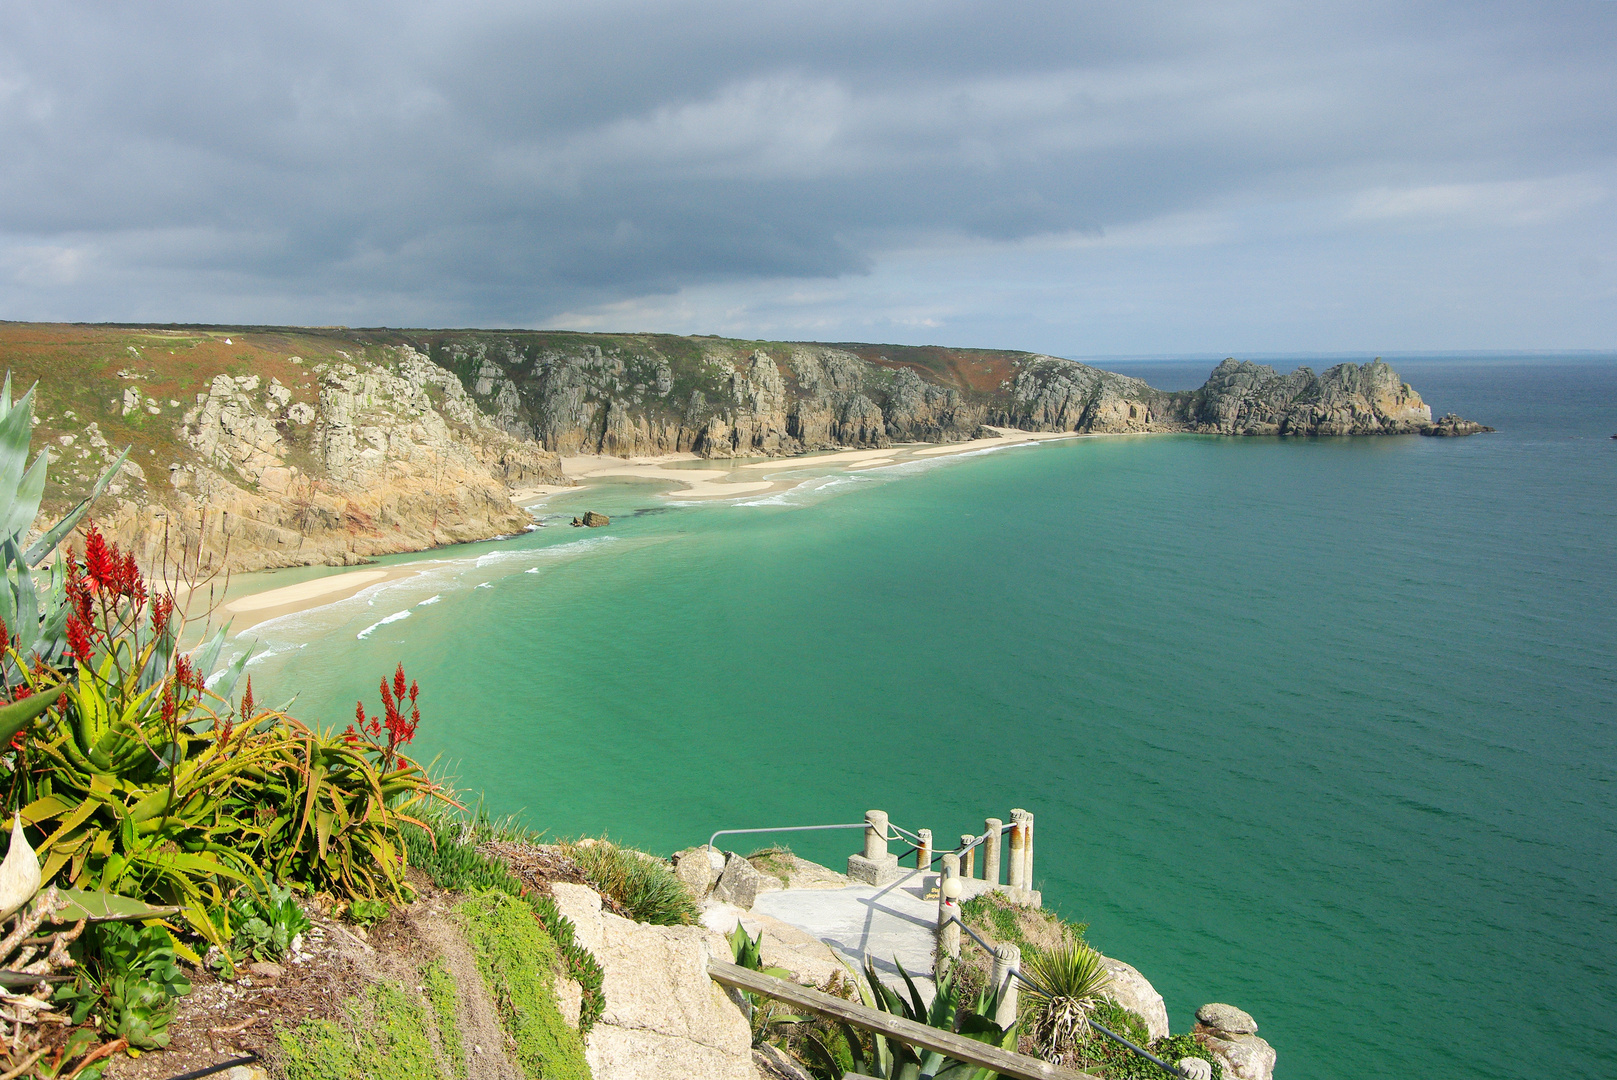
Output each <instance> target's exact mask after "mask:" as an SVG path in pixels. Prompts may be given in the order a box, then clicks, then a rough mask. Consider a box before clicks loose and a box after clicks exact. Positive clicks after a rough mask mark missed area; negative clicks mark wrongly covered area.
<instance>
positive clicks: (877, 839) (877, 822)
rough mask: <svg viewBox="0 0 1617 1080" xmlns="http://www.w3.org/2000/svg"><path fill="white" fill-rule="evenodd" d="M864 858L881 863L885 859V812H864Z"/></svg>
mask: <svg viewBox="0 0 1617 1080" xmlns="http://www.w3.org/2000/svg"><path fill="white" fill-rule="evenodd" d="M865 858H867V859H869V860H870V861H871V862H881V861H882V860H883V859H885V858H887V811H885V810H866V811H865Z"/></svg>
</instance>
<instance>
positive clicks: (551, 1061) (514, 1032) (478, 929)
mask: <svg viewBox="0 0 1617 1080" xmlns="http://www.w3.org/2000/svg"><path fill="white" fill-rule="evenodd" d="M456 911H457V913H458V914H459V915H460V916H461V918H462V919H464V920H465V925H466V930H467V938H468V940H469V941H470V943H471V946H472V951H473V952H474V953H475V954H476V956H477V966H478V969H479V970H480V971H481V972H482V975H483V981H484V984H485V985H486V986H487V987H488V991H489V994H490V996H491V997H493V998H494V1001H495V1003H496V1005H497V1006H498V1007H499V1010H500V1020H501V1022H502V1024H503V1025H504V1027H505V1031H506V1034H508V1035H509V1036H510V1037H511V1039H512V1040H513V1042H514V1043H515V1055H516V1058H517V1062H518V1064H519V1065H520V1067H521V1068H522V1071H523V1074H524V1075H525V1076H527V1077H529V1078H530V1080H541V1078H544V1080H582V1078H586V1077H588V1076H589V1066H588V1065H587V1064H585V1062H584V1040H583V1038H582V1037H581V1036H580V1035H579V1034H578V1032H576V1031H574V1030H573V1029H572V1028H571V1027H568V1026H567V1021H566V1020H565V1019H563V1017H562V1015H561V1010H560V1008H559V1006H558V1004H557V1001H556V975H557V973H558V972H559V971H560V970H561V957H560V955H559V954H558V953H557V950H556V943H555V941H554V940H553V939H552V938H551V937H550V935H549V934H547V933H545V931H544V929H543V928H542V927H541V926H540V925H539V923H538V921H537V920H535V919H534V917H533V912H532V909H531V908H529V907H528V905H526V904H524V903H523V902H522V901H521V900H519V899H518V898H516V897H513V896H508V895H506V894H504V893H487V894H485V895H483V896H476V897H473V898H472V899H470V900H467V901H466V902H465V903H463V904H461V905H460V906H459V907H458V908H456Z"/></svg>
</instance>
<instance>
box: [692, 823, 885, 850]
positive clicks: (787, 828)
mask: <svg viewBox="0 0 1617 1080" xmlns="http://www.w3.org/2000/svg"><path fill="white" fill-rule="evenodd" d="M864 827H865V823H864V822H863V821H861V822H859V823H858V824H856V825H783V826H777V827H776V828H773V829H720V830H719V831H718V832H716V833H714V834H713V835H712V836H710V837H708V838H707V846H708V847H712V846H713V841H715V840H717V839H718V838H719V837H721V836H735V835H738V834H741V833H766V832H815V831H817V830H820V829H863V828H864ZM886 839H888V840H896V839H898V838H897V837H895V836H889V837H887V838H886Z"/></svg>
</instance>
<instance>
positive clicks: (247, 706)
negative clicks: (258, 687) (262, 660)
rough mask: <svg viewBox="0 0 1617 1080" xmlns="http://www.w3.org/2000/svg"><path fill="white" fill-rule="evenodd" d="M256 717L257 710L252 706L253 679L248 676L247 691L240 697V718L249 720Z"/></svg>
mask: <svg viewBox="0 0 1617 1080" xmlns="http://www.w3.org/2000/svg"><path fill="white" fill-rule="evenodd" d="M256 715H257V710H256V709H255V708H254V705H253V677H252V676H251V675H249V676H247V689H246V690H245V691H243V692H242V695H241V718H242V719H243V720H251V719H252V718H253V717H254V716H256Z"/></svg>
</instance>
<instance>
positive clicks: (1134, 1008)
mask: <svg viewBox="0 0 1617 1080" xmlns="http://www.w3.org/2000/svg"><path fill="white" fill-rule="evenodd" d="M1100 960H1101V963H1102V964H1104V965H1105V966H1106V970H1107V972H1109V973H1110V974H1111V976H1112V985H1111V986H1110V987H1108V988H1107V990H1106V996H1107V997H1109V998H1111V999H1112V1000H1113V1001H1115V1002H1117V1003H1118V1004H1119V1005H1121V1006H1123V1008H1125V1009H1128V1010H1130V1011H1131V1012H1136V1013H1139V1014H1140V1016H1141V1018H1143V1019H1144V1020H1145V1027H1146V1030H1147V1031H1149V1032H1150V1033H1151V1038H1153V1039H1160V1038H1162V1037H1163V1036H1164V1035H1166V1034H1168V1007H1167V1006H1166V1005H1165V1004H1163V1001H1162V995H1161V994H1159V993H1157V990H1156V987H1154V986H1152V985H1151V983H1150V981H1149V980H1147V979H1146V977H1145V976H1144V975H1141V974H1140V972H1139V971H1138V969H1136V968H1134V967H1132V966H1131V965H1129V964H1125V963H1123V961H1121V960H1113V959H1112V958H1111V957H1110V956H1102V957H1101V958H1100Z"/></svg>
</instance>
